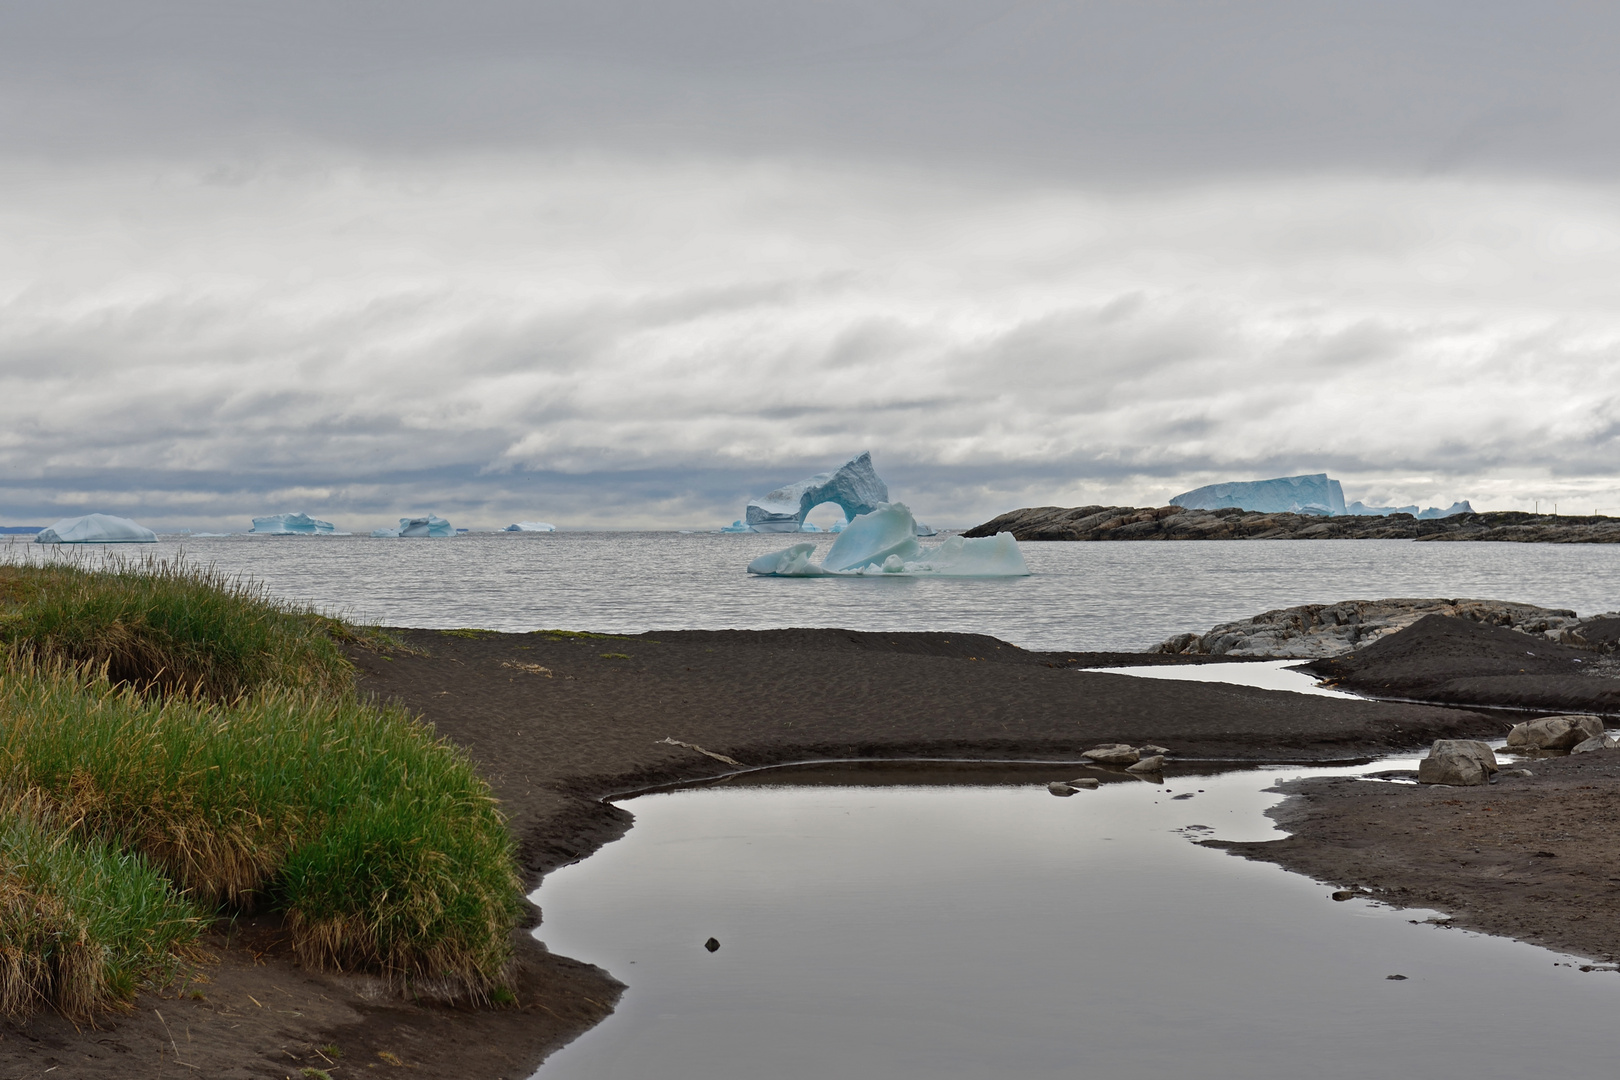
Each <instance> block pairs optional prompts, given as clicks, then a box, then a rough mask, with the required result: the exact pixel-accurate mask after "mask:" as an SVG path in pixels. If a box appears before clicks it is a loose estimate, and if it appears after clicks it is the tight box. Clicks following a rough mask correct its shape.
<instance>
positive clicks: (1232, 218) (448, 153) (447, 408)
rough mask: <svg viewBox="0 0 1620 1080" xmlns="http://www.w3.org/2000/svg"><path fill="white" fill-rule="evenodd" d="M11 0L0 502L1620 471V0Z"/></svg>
mask: <svg viewBox="0 0 1620 1080" xmlns="http://www.w3.org/2000/svg"><path fill="white" fill-rule="evenodd" d="M23 7H25V6H24V5H12V6H11V7H10V8H8V9H7V11H6V12H5V13H3V14H0V523H7V524H27V523H32V524H43V523H48V522H49V521H52V520H55V518H57V517H60V516H63V515H66V514H75V513H84V512H89V511H92V510H102V511H107V512H113V513H122V514H127V515H129V516H133V517H136V518H138V519H140V520H142V521H145V522H147V523H149V524H152V525H155V526H158V527H179V526H183V525H185V526H191V527H193V528H210V527H212V528H220V527H230V528H237V529H240V528H245V527H246V526H247V524H248V521H247V519H248V518H249V517H250V516H251V515H253V514H263V513H271V512H276V511H283V510H299V509H301V510H305V511H307V512H309V513H311V514H314V515H316V516H319V517H325V518H329V519H331V520H334V521H337V522H338V523H339V524H341V525H344V526H347V527H350V528H354V529H361V528H370V527H373V526H376V525H381V524H384V523H387V522H388V521H389V520H390V519H391V518H393V517H396V516H398V515H400V514H406V513H420V512H424V511H427V510H430V509H431V510H436V511H438V512H439V513H441V514H444V515H446V516H448V517H450V518H451V519H452V520H453V521H455V523H456V524H458V525H470V526H499V525H504V524H506V523H508V522H510V521H515V520H535V519H540V520H549V521H554V522H556V523H558V524H559V525H564V526H579V527H604V526H606V527H634V526H650V527H693V526H696V527H714V526H717V525H719V524H721V523H723V522H726V521H730V520H731V519H732V518H735V517H738V516H740V515H741V513H742V506H743V503H744V502H745V501H746V500H747V498H748V497H749V496H750V495H758V494H762V493H763V492H764V491H765V490H767V489H769V488H770V487H773V486H775V485H776V484H778V483H782V482H785V481H791V480H795V479H798V478H800V477H802V476H804V475H806V474H808V473H811V472H816V471H819V470H822V469H825V468H830V467H833V466H835V465H837V464H838V463H839V462H841V461H843V460H845V459H847V458H849V457H850V456H852V455H854V454H856V453H858V452H859V451H861V450H865V449H870V450H871V451H872V452H873V457H874V460H875V461H876V463H877V465H878V468H879V471H880V472H881V473H882V474H883V475H884V477H885V478H886V479H887V480H888V481H889V484H890V490H891V493H892V494H893V495H894V496H895V497H896V498H899V499H902V500H904V501H907V502H908V503H910V504H911V505H912V506H913V508H914V509H915V510H916V511H917V512H918V516H919V517H921V518H923V519H924V520H928V521H931V522H934V523H935V524H939V525H970V524H974V523H976V522H978V521H981V520H983V519H985V518H987V517H989V516H991V515H993V514H996V513H999V512H1002V511H1004V510H1008V509H1012V508H1014V507H1017V506H1025V505H1045V504H1062V505H1080V504H1084V503H1094V502H1100V503H1111V504H1112V503H1122V504H1133V505H1155V504H1162V503H1163V502H1165V501H1166V500H1167V499H1168V498H1169V496H1171V495H1173V494H1175V493H1176V492H1179V491H1182V490H1185V489H1187V488H1191V487H1195V486H1198V485H1200V484H1204V483H1210V482H1214V481H1219V480H1231V479H1259V478H1264V477H1269V476H1276V475H1287V474H1293V473H1300V472H1319V471H1327V472H1329V473H1331V474H1332V475H1334V476H1336V477H1338V478H1340V479H1341V480H1342V481H1343V482H1344V487H1345V493H1346V496H1347V497H1348V498H1350V499H1358V498H1359V499H1362V500H1364V501H1367V502H1370V503H1394V504H1403V503H1410V502H1418V503H1421V504H1424V505H1429V504H1439V505H1442V506H1443V505H1447V504H1449V503H1450V502H1451V501H1453V500H1454V499H1463V498H1467V499H1471V500H1472V501H1473V503H1474V505H1475V507H1476V508H1481V509H1486V508H1488V509H1519V508H1523V509H1529V508H1531V506H1532V505H1534V501H1535V500H1538V499H1539V500H1541V503H1542V505H1543V507H1545V506H1546V505H1547V504H1548V503H1550V502H1553V501H1557V502H1558V503H1559V504H1560V509H1561V510H1562V511H1564V512H1566V513H1567V512H1582V513H1588V512H1591V511H1592V510H1594V509H1598V510H1602V511H1605V512H1610V513H1617V514H1620V476H1617V471H1616V462H1617V460H1620V402H1617V400H1616V399H1617V397H1620V305H1617V303H1616V299H1615V297H1616V293H1617V289H1616V285H1617V283H1620V130H1617V127H1620V110H1617V109H1616V108H1615V106H1614V103H1615V102H1616V101H1620V65H1617V64H1615V63H1614V56H1615V55H1616V54H1617V53H1620V8H1615V7H1613V6H1609V5H1598V4H1573V3H1566V4H1558V3H1537V4H1529V3H1518V4H1502V3H1481V2H1478V0H1475V2H1470V3H1462V2H1460V0H1451V2H1445V3H1440V2H1430V3H1422V2H1412V0H1404V2H1401V3H1382V2H1377V0H1373V2H1367V0H1361V2H1357V3H1353V4H1351V3H1343V2H1339V3H1332V4H1328V3H1319V2H1313V0H1278V2H1275V3H1242V2H1233V3H1220V2H1209V0H1206V2H1182V3H1154V2H1151V0H1128V2H1127V0H1121V2H1117V3H1057V2H1023V3H1020V2H1017V0H997V2H994V3H991V2H989V0H942V2H937V3H928V2H914V0H886V2H884V3H881V4H872V3H870V2H869V0H865V2H859V3H857V2H855V0H825V2H819V0H800V2H799V3H796V4H767V3H745V2H741V0H712V2H707V3H702V2H684V0H656V2H654V0H647V2H645V3H616V2H611V0H571V2H566V3H545V2H535V0H524V2H519V0H506V2H494V0H458V2H457V3H454V4H451V3H431V4H430V3H421V2H413V0H387V2H383V0H351V2H346V3H343V4H331V3H329V2H328V3H320V4H317V3H313V2H310V3H304V2H292V0H281V2H278V3H275V4H270V3H263V2H260V3H252V4H249V3H244V2H237V0H198V2H191V3H178V2H164V0H143V2H141V3H139V4H130V3H127V2H118V3H114V2H111V0H109V2H106V3H80V2H73V0H55V2H53V3H50V4H35V5H26V7H27V8H30V9H31V10H18V9H19V8H23Z"/></svg>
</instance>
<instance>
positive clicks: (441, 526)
mask: <svg viewBox="0 0 1620 1080" xmlns="http://www.w3.org/2000/svg"><path fill="white" fill-rule="evenodd" d="M371 535H372V536H374V537H377V538H378V539H387V538H390V537H396V536H404V537H418V536H435V537H445V536H454V535H456V530H455V529H454V528H453V527H452V526H451V524H450V523H449V522H448V521H446V520H445V519H444V518H442V517H439V516H438V515H437V514H429V515H428V516H427V517H415V518H400V519H399V528H397V529H373V530H372V531H371Z"/></svg>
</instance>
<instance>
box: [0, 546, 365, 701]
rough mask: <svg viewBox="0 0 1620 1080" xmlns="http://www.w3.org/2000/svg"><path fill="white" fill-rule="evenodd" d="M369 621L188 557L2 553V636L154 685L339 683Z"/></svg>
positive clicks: (228, 692)
mask: <svg viewBox="0 0 1620 1080" xmlns="http://www.w3.org/2000/svg"><path fill="white" fill-rule="evenodd" d="M360 636H361V632H360V631H357V630H354V629H353V628H350V627H348V626H346V624H344V623H342V622H340V621H339V620H336V619H330V618H326V617H324V616H321V615H317V614H315V613H314V612H312V611H309V610H306V609H302V608H298V607H296V606H294V605H290V604H286V603H283V602H281V601H278V600H275V599H273V598H271V597H270V596H269V595H268V594H267V593H266V592H265V590H264V589H263V588H262V587H261V586H258V585H255V584H252V583H249V582H245V581H243V580H241V579H238V578H233V577H230V576H228V575H226V574H224V573H222V572H220V571H218V570H215V569H213V568H211V567H209V568H202V567H196V566H192V565H189V564H187V563H185V562H182V561H180V560H178V559H176V560H169V561H165V560H160V559H153V558H147V559H141V560H134V561H114V562H112V563H110V564H109V565H108V566H107V567H106V568H104V569H95V570H92V569H89V568H87V567H85V566H82V565H77V564H75V563H73V562H63V561H52V562H48V563H44V564H42V565H27V564H25V565H16V564H10V565H0V640H3V641H4V642H5V643H7V644H8V645H10V646H11V647H12V648H13V649H14V650H19V651H24V652H28V653H31V654H33V655H34V656H35V657H36V658H38V659H42V660H48V659H60V660H66V661H69V662H71V663H75V664H88V665H90V666H93V667H96V668H104V669H105V670H106V674H107V676H108V678H110V679H112V680H113V681H114V682H124V683H131V684H133V685H135V686H138V687H140V688H141V689H143V690H146V691H154V690H155V691H158V692H162V693H184V694H201V695H204V696H207V697H211V698H215V699H217V700H231V699H233V698H237V697H240V696H242V695H244V694H248V693H251V692H253V691H255V690H257V689H259V688H261V687H265V686H302V687H314V688H322V689H338V688H340V687H343V686H346V685H347V684H348V682H349V681H350V679H351V675H352V667H351V665H350V664H349V662H348V660H347V659H346V658H345V657H344V655H343V653H342V651H341V649H340V648H339V647H338V642H339V641H340V640H356V639H357V638H359V637H360Z"/></svg>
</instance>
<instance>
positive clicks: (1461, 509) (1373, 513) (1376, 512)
mask: <svg viewBox="0 0 1620 1080" xmlns="http://www.w3.org/2000/svg"><path fill="white" fill-rule="evenodd" d="M1344 512H1345V513H1347V514H1352V515H1354V516H1356V517H1388V516H1389V515H1390V514H1411V515H1412V516H1413V517H1415V518H1426V519H1433V518H1444V517H1450V516H1451V515H1453V514H1472V513H1473V512H1474V508H1473V507H1472V506H1470V505H1468V500H1467V499H1464V500H1463V501H1462V502H1456V503H1452V504H1451V505H1450V506H1448V507H1446V508H1445V509H1444V510H1442V509H1440V508H1439V507H1438V506H1431V507H1429V508H1428V509H1427V510H1419V509H1418V508H1417V505H1416V504H1415V503H1414V504H1413V505H1411V506H1368V505H1367V504H1366V503H1362V502H1353V503H1351V504H1350V505H1349V506H1347V507H1345V510H1344Z"/></svg>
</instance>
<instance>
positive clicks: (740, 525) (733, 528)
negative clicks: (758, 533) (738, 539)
mask: <svg viewBox="0 0 1620 1080" xmlns="http://www.w3.org/2000/svg"><path fill="white" fill-rule="evenodd" d="M720 531H721V532H723V533H751V532H753V531H754V529H753V527H752V526H751V525H749V524H747V523H746V522H744V521H743V520H742V519H741V518H739V519H737V520H736V521H733V522H732V523H731V524H730V525H722V526H720Z"/></svg>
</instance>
